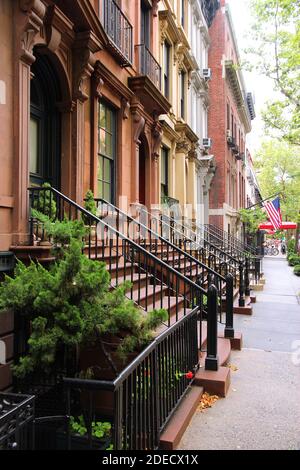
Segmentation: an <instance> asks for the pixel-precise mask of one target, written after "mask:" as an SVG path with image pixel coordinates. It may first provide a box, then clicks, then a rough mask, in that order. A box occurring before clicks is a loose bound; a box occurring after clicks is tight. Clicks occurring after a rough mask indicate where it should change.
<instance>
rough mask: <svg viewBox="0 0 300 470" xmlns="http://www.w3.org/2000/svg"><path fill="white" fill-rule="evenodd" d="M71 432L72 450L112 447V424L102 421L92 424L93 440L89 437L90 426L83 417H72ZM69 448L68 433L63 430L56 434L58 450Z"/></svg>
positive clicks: (70, 422)
mask: <svg viewBox="0 0 300 470" xmlns="http://www.w3.org/2000/svg"><path fill="white" fill-rule="evenodd" d="M69 432H70V434H71V436H70V441H71V442H70V443H71V450H88V449H92V450H107V449H108V448H109V447H110V445H111V438H112V436H111V423H109V422H106V421H104V422H102V421H96V420H95V421H92V422H91V429H90V432H91V440H90V441H89V437H88V426H87V423H86V422H85V419H84V417H83V415H79V416H77V417H74V416H70V421H69ZM66 448H67V433H66V431H65V429H63V428H61V429H59V430H58V431H57V432H56V449H57V450H62V449H66Z"/></svg>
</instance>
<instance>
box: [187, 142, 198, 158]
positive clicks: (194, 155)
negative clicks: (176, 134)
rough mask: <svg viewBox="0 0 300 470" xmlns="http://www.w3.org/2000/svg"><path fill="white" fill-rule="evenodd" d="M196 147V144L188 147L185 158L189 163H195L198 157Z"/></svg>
mask: <svg viewBox="0 0 300 470" xmlns="http://www.w3.org/2000/svg"><path fill="white" fill-rule="evenodd" d="M197 151H198V147H197V145H196V144H194V143H193V144H192V145H191V146H190V150H189V152H188V155H187V158H188V161H189V162H194V163H197V157H198V152H197Z"/></svg>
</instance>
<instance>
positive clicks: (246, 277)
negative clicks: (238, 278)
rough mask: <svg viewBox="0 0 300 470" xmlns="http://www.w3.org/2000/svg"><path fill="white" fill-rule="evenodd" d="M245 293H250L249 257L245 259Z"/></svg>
mask: <svg viewBox="0 0 300 470" xmlns="http://www.w3.org/2000/svg"><path fill="white" fill-rule="evenodd" d="M245 295H247V296H249V295H250V279H249V259H248V258H246V261H245Z"/></svg>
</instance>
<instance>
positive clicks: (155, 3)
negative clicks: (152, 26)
mask: <svg viewBox="0 0 300 470" xmlns="http://www.w3.org/2000/svg"><path fill="white" fill-rule="evenodd" d="M159 2H160V0H152V12H153V16H155V17H156V16H157V15H158V4H159Z"/></svg>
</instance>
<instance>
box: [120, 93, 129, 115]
mask: <svg viewBox="0 0 300 470" xmlns="http://www.w3.org/2000/svg"><path fill="white" fill-rule="evenodd" d="M121 104H122V117H123V119H128V118H129V111H130V103H129V101H128V100H127V99H126V98H124V97H123V98H122V100H121Z"/></svg>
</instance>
